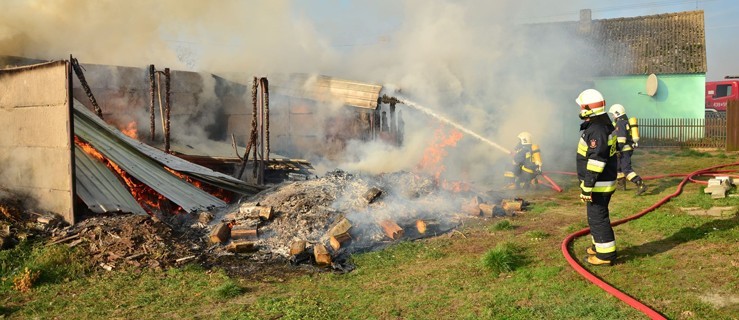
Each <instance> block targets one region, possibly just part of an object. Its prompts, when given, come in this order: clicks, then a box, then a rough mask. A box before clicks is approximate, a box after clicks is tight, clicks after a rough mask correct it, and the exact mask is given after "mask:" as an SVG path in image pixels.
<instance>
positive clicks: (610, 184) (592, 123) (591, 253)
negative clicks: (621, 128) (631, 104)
mask: <svg viewBox="0 0 739 320" xmlns="http://www.w3.org/2000/svg"><path fill="white" fill-rule="evenodd" d="M575 101H576V102H577V104H578V105H579V106H580V119H583V120H584V121H583V122H582V124H580V141H579V143H578V145H577V157H576V159H577V160H576V164H577V177H578V179H579V180H580V200H581V201H583V202H585V203H586V206H587V216H588V225H589V226H590V235H591V236H592V240H593V244H592V245H591V246H590V247H588V248H587V250H586V251H587V253H588V256H587V257H586V258H585V261H586V262H587V263H589V264H591V265H612V264H613V262H614V261H615V259H616V237H615V235H614V233H613V228H612V227H611V218H610V213H609V211H608V204H609V202H610V201H611V196H612V195H613V192H614V191H616V172H617V167H618V164H617V156H616V152H617V151H616V136H615V135H614V134H613V131H614V127H613V124H612V123H611V119H609V118H608V114H606V101H605V99H604V98H603V95H602V94H601V93H600V92H598V91H597V90H595V89H587V90H585V91H583V92H582V93H580V95H579V96H578V97H577V99H576V100H575Z"/></svg>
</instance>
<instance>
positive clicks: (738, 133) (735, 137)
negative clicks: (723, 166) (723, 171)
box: [726, 100, 739, 151]
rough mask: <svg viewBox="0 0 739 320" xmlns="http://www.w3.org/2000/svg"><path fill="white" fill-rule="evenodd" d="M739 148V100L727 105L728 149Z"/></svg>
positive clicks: (734, 149) (735, 149)
mask: <svg viewBox="0 0 739 320" xmlns="http://www.w3.org/2000/svg"><path fill="white" fill-rule="evenodd" d="M737 150H739V101H736V100H731V101H729V103H728V104H727V105H726V151H737Z"/></svg>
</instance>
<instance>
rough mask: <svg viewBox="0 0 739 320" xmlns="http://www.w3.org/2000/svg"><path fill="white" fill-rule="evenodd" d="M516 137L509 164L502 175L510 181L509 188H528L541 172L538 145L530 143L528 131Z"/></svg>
mask: <svg viewBox="0 0 739 320" xmlns="http://www.w3.org/2000/svg"><path fill="white" fill-rule="evenodd" d="M517 138H518V142H517V143H516V146H515V147H514V148H513V152H511V156H512V159H511V166H510V168H509V170H508V171H506V172H505V173H504V176H505V178H506V179H507V180H508V181H509V182H510V185H509V186H508V188H509V189H528V188H530V187H531V185H532V183H537V182H536V177H537V176H538V175H540V174H541V154H540V152H539V146H538V145H535V144H532V143H531V134H530V133H528V132H526V131H524V132H521V133H519V134H518V136H517Z"/></svg>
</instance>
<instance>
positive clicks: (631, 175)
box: [618, 150, 641, 182]
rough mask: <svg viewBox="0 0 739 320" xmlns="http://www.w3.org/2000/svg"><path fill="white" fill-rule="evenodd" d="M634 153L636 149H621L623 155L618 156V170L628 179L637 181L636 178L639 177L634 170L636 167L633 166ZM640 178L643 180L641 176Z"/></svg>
mask: <svg viewBox="0 0 739 320" xmlns="http://www.w3.org/2000/svg"><path fill="white" fill-rule="evenodd" d="M633 154H634V150H629V151H621V156H620V157H619V158H618V172H619V173H621V174H623V176H624V177H626V179H627V180H629V181H633V182H637V181H636V180H634V179H636V178H637V177H639V175H638V174H636V172H634V169H633V168H632V167H631V156H632V155H633ZM621 174H619V177H621ZM638 180H641V178H639V179H638Z"/></svg>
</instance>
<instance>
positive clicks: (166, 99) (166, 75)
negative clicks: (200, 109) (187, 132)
mask: <svg viewBox="0 0 739 320" xmlns="http://www.w3.org/2000/svg"><path fill="white" fill-rule="evenodd" d="M170 96H171V93H170V78H169V68H164V105H165V108H166V110H165V113H166V115H165V117H166V122H165V123H164V152H166V153H169V116H170V109H171V107H172V105H171V104H170Z"/></svg>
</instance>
